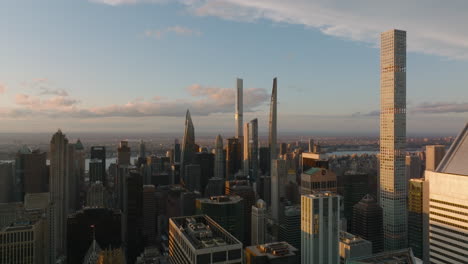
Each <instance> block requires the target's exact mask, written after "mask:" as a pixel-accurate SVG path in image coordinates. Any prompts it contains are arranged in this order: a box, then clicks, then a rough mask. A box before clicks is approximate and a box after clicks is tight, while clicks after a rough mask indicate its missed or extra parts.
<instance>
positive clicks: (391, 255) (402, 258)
mask: <svg viewBox="0 0 468 264" xmlns="http://www.w3.org/2000/svg"><path fill="white" fill-rule="evenodd" d="M346 264H423V262H422V261H421V260H420V259H418V258H416V257H415V256H414V255H413V251H412V250H411V248H404V249H399V250H393V251H385V252H383V253H377V254H374V255H372V256H367V257H357V258H352V259H348V260H346Z"/></svg>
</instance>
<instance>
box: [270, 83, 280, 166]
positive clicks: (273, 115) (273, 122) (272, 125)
mask: <svg viewBox="0 0 468 264" xmlns="http://www.w3.org/2000/svg"><path fill="white" fill-rule="evenodd" d="M276 86H277V81H276V78H274V79H273V89H272V90H271V101H270V122H269V138H268V147H269V148H270V166H271V161H273V160H275V159H276V158H277V156H278V155H277V153H276V129H277V127H276V104H277V100H278V99H277V94H276V93H277V91H276V88H277V87H276Z"/></svg>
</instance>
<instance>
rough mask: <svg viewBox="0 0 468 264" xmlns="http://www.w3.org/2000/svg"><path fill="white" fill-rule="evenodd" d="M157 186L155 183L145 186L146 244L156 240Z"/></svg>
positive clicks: (144, 237)
mask: <svg viewBox="0 0 468 264" xmlns="http://www.w3.org/2000/svg"><path fill="white" fill-rule="evenodd" d="M155 192H156V188H155V187H154V185H144V186H143V229H142V231H143V239H144V241H145V242H146V245H151V244H153V243H154V242H155V241H156V200H155V199H156V197H155Z"/></svg>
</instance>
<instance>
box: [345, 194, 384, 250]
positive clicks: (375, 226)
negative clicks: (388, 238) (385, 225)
mask: <svg viewBox="0 0 468 264" xmlns="http://www.w3.org/2000/svg"><path fill="white" fill-rule="evenodd" d="M382 217H383V216H382V208H381V207H380V206H379V204H378V202H377V200H376V199H375V198H374V197H373V196H371V195H366V196H364V197H363V198H362V200H361V201H360V202H359V203H358V204H356V205H355V206H354V208H353V225H352V226H353V228H352V232H351V233H353V234H355V235H357V236H360V237H362V238H363V239H365V240H368V241H370V242H372V252H373V253H374V254H375V253H378V252H382V251H383V233H382Z"/></svg>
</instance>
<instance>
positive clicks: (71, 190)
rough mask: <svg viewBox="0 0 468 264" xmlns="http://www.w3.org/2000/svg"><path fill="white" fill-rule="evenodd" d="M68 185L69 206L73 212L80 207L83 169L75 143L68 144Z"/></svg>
mask: <svg viewBox="0 0 468 264" xmlns="http://www.w3.org/2000/svg"><path fill="white" fill-rule="evenodd" d="M67 158H68V161H67V163H68V187H67V196H68V208H69V211H70V212H73V211H75V210H77V209H78V207H80V204H79V203H80V191H81V188H80V187H81V186H80V177H81V174H80V173H81V171H80V169H81V168H80V166H79V165H78V159H77V158H78V157H77V152H76V145H75V144H71V143H69V144H68V157H67Z"/></svg>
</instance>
